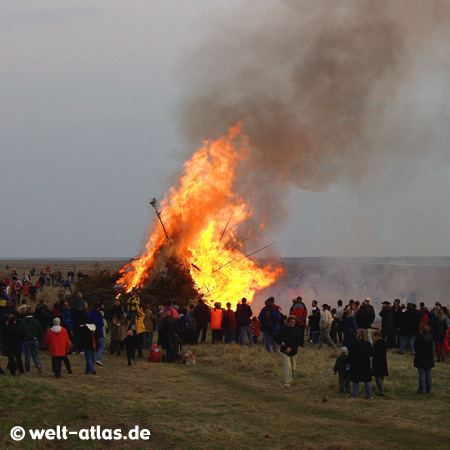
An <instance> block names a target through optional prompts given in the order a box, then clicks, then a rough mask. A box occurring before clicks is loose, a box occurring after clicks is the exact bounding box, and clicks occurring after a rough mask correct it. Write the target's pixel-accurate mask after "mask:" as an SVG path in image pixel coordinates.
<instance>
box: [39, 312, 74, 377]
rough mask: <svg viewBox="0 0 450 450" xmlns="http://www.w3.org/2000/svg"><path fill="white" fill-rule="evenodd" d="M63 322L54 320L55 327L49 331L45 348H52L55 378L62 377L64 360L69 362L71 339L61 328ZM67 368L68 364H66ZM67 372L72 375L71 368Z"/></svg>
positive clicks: (51, 354) (57, 319) (56, 318)
mask: <svg viewBox="0 0 450 450" xmlns="http://www.w3.org/2000/svg"><path fill="white" fill-rule="evenodd" d="M60 324H61V320H60V319H59V318H58V317H55V318H54V319H53V326H52V327H51V328H50V329H49V330H48V331H47V334H46V336H45V346H46V347H49V348H50V356H51V357H52V371H53V373H54V374H55V378H60V377H61V365H62V361H63V358H66V361H67V362H68V358H67V353H68V352H69V350H70V339H69V335H68V334H67V331H66V329H65V328H63V327H61V325H60ZM66 367H67V363H66ZM67 371H68V372H69V373H72V370H71V369H70V363H69V367H67Z"/></svg>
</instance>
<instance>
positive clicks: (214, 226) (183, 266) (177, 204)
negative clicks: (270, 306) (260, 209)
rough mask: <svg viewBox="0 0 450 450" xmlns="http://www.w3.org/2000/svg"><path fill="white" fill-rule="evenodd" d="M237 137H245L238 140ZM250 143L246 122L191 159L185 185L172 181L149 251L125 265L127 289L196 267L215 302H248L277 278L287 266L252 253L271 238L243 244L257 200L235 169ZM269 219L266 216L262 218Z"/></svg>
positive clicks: (204, 291) (194, 274)
mask: <svg viewBox="0 0 450 450" xmlns="http://www.w3.org/2000/svg"><path fill="white" fill-rule="evenodd" d="M237 142H240V146H239V148H237ZM248 153H249V150H248V147H247V145H246V143H245V139H243V138H242V136H241V135H240V125H237V126H236V127H234V128H232V129H230V132H229V134H228V135H226V136H223V137H222V138H220V139H218V140H217V141H208V142H205V144H204V146H203V147H202V148H201V149H200V150H198V151H197V152H196V153H195V154H194V155H193V157H192V158H191V160H190V161H188V162H186V163H185V165H184V171H183V174H182V176H181V179H180V186H179V187H178V189H175V188H171V189H170V191H169V193H168V194H167V195H166V196H165V198H164V200H163V201H162V203H161V207H159V205H158V203H157V201H156V199H153V200H152V201H151V202H150V204H151V205H152V206H153V207H154V208H155V211H156V215H157V217H158V219H159V223H158V222H157V223H155V224H154V225H153V227H152V228H151V230H150V238H149V240H148V242H147V244H146V250H145V252H144V253H143V254H142V255H141V256H140V257H139V258H137V259H135V260H134V261H132V262H131V263H130V264H128V265H126V266H125V267H123V268H122V269H121V275H122V276H121V278H120V280H119V281H118V284H119V285H121V286H122V289H123V290H124V291H125V292H130V291H131V290H133V289H135V288H142V287H144V286H146V285H148V284H149V283H151V282H152V281H153V280H155V278H158V276H160V274H167V273H168V272H171V271H174V270H181V271H183V272H186V273H188V274H189V276H190V277H191V278H192V281H193V285H194V286H195V290H196V291H197V293H198V295H199V296H201V297H203V298H204V299H205V300H206V301H207V302H208V303H210V304H212V303H214V302H221V303H222V304H223V305H224V304H225V303H226V302H230V303H232V304H236V303H237V302H238V301H239V300H240V299H241V298H242V297H246V298H247V299H248V301H249V302H251V301H252V300H253V296H254V294H255V293H256V292H257V291H259V290H261V289H264V288H266V287H268V286H270V285H271V284H273V283H274V282H275V280H276V278H277V276H278V275H279V274H280V273H281V272H282V269H281V268H280V267H278V266H276V265H274V264H267V265H265V266H264V267H260V266H259V265H258V263H257V262H256V261H255V260H253V259H250V256H252V255H254V254H256V253H258V252H259V251H262V250H264V249H265V248H267V247H270V245H272V244H270V245H265V246H262V247H261V246H260V247H259V248H258V247H256V243H255V242H253V243H252V245H255V247H254V248H253V249H252V248H249V250H248V251H246V252H244V251H243V244H244V242H245V241H247V242H251V236H248V235H247V234H248V231H246V221H248V220H249V218H250V217H251V216H252V209H251V205H250V204H249V203H248V202H246V201H245V200H244V199H243V198H242V196H241V195H240V194H238V193H237V192H236V190H235V188H234V181H235V169H236V167H237V165H238V163H239V162H240V161H242V160H243V159H245V157H246V155H248ZM261 226H263V224H261Z"/></svg>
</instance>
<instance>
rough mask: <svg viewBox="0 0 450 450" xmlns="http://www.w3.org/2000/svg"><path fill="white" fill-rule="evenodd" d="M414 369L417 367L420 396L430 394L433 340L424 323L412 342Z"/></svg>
mask: <svg viewBox="0 0 450 450" xmlns="http://www.w3.org/2000/svg"><path fill="white" fill-rule="evenodd" d="M414 353H415V355H414V367H417V371H418V374H419V389H418V392H419V394H420V395H423V394H424V393H425V394H431V390H432V387H433V386H432V379H431V369H432V368H433V367H434V357H433V338H432V336H431V334H430V328H429V326H428V325H427V324H426V323H423V324H421V325H420V327H419V335H418V336H417V337H416V339H415V340H414Z"/></svg>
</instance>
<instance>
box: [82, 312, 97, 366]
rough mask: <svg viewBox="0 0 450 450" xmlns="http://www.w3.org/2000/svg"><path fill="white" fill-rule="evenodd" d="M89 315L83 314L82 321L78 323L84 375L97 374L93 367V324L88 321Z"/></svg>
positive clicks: (94, 341) (94, 343)
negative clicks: (84, 367) (84, 363)
mask: <svg viewBox="0 0 450 450" xmlns="http://www.w3.org/2000/svg"><path fill="white" fill-rule="evenodd" d="M89 322H90V319H89V317H87V316H85V318H84V323H82V324H80V325H79V332H78V336H79V343H80V348H81V351H82V352H83V353H84V359H85V360H86V369H85V373H86V375H89V374H92V375H97V372H96V370H95V367H94V363H95V346H96V340H95V328H96V327H95V325H94V324H92V323H89Z"/></svg>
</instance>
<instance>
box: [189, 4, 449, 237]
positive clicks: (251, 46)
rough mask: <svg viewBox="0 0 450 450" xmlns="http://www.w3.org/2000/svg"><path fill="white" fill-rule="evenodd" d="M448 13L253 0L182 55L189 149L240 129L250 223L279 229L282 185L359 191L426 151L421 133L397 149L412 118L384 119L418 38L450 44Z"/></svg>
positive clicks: (416, 7) (438, 7) (241, 178)
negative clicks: (386, 169)
mask: <svg viewBox="0 0 450 450" xmlns="http://www.w3.org/2000/svg"><path fill="white" fill-rule="evenodd" d="M449 10H450V5H449V2H445V1H437V0H436V1H426V2H425V1H422V0H405V1H401V0H397V1H364V0H350V1H342V2H341V1H335V0H310V1H284V2H274V3H272V2H260V1H258V2H251V3H250V4H248V5H247V6H245V7H243V8H242V10H241V11H237V12H236V13H235V14H234V15H233V17H228V18H221V20H220V22H219V23H217V24H216V25H217V26H216V27H215V29H216V30H219V31H215V32H213V33H212V35H211V36H210V38H209V40H207V41H206V42H205V43H204V45H203V46H202V48H199V49H197V51H196V52H195V53H194V54H190V55H188V57H187V58H186V62H185V64H184V66H183V68H182V71H181V73H182V77H183V79H182V80H181V82H182V86H183V88H184V89H183V92H184V99H183V107H182V109H181V113H180V127H181V130H182V133H183V135H184V136H185V137H186V138H187V139H188V141H189V142H190V143H191V144H192V145H193V146H194V147H195V146H197V145H198V143H199V142H201V141H202V140H204V139H209V138H216V137H218V136H219V135H222V134H223V133H225V132H226V131H227V129H228V128H229V127H230V126H232V125H234V124H236V123H237V122H238V121H239V120H242V122H243V132H244V133H245V134H246V135H247V136H249V138H250V143H251V156H250V157H249V158H248V159H247V160H246V162H245V164H244V165H243V166H242V167H241V168H240V173H239V174H238V183H239V189H240V190H241V192H242V193H243V194H244V196H246V197H247V198H250V200H251V202H252V204H253V206H254V210H255V217H254V218H255V224H257V223H260V220H261V219H262V218H269V225H270V224H272V225H275V224H277V223H278V224H279V220H274V219H283V218H285V217H286V215H287V213H288V211H287V209H288V204H289V202H288V191H289V187H291V186H295V187H297V188H300V189H307V190H311V191H322V190H325V189H327V188H328V187H329V186H330V184H332V183H338V182H345V183H349V184H352V185H356V186H357V185H358V183H360V182H361V181H362V180H364V176H365V174H366V173H367V171H369V170H371V168H372V166H373V165H375V166H376V167H382V166H383V165H384V164H386V163H387V162H389V159H390V157H391V155H392V154H395V158H396V159H398V158H402V157H405V158H407V157H410V156H412V155H419V156H420V154H421V153H422V152H423V151H424V149H426V148H427V145H426V136H425V137H423V136H422V137H420V139H419V138H417V139H416V138H413V139H412V138H411V136H409V138H408V142H409V143H411V140H412V141H414V145H413V146H412V147H411V146H410V145H404V144H403V143H402V139H403V137H404V136H403V134H404V132H405V130H410V129H411V128H414V126H413V125H412V121H413V120H415V119H417V117H415V114H414V113H413V112H411V114H410V115H406V116H405V115H404V114H402V119H401V120H399V121H398V122H393V121H392V120H390V118H391V116H392V108H393V107H394V106H393V105H394V103H395V104H396V105H398V98H397V97H396V96H397V95H398V90H399V87H400V86H401V85H402V83H404V81H405V79H406V78H407V76H408V73H409V72H410V71H411V68H412V66H413V65H414V64H415V63H416V59H415V55H416V52H418V51H419V49H420V48H421V46H423V43H424V41H426V40H427V38H428V36H429V35H430V34H434V35H435V34H436V30H439V32H440V33H441V35H440V36H441V37H443V36H447V39H448V34H449V33H448V31H447V30H450V27H449V17H450V14H449ZM186 77H187V78H186ZM423 126H425V125H423ZM418 134H419V133H418ZM426 134H427V133H423V135H426ZM255 229H256V227H255ZM251 232H252V233H253V232H255V230H252V231H251Z"/></svg>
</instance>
